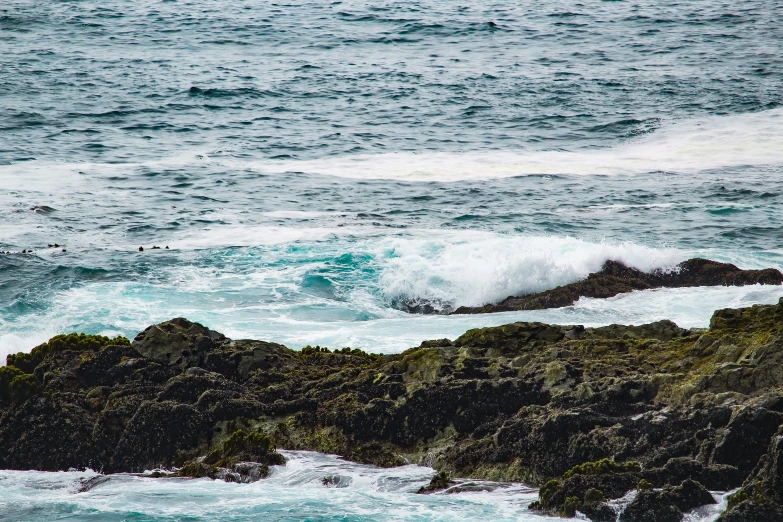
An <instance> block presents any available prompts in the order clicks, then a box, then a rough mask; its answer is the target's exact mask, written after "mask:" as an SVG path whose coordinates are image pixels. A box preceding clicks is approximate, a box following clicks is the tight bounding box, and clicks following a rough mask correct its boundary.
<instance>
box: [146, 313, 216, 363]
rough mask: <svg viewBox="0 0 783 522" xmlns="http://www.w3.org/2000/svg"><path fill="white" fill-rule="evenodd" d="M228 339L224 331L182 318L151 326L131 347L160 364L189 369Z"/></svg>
mask: <svg viewBox="0 0 783 522" xmlns="http://www.w3.org/2000/svg"><path fill="white" fill-rule="evenodd" d="M225 339H226V338H225V336H224V335H223V334H220V333H218V332H215V331H213V330H210V329H209V328H206V327H204V326H202V325H200V324H198V323H192V322H190V321H188V320H187V319H183V318H181V317H178V318H176V319H171V320H170V321H166V322H164V323H160V324H156V325H152V326H150V327H149V328H147V329H146V330H144V331H143V332H141V333H140V334H139V335H137V336H136V338H135V339H134V340H133V343H132V345H131V346H133V349H134V350H136V351H137V352H139V353H140V354H141V355H143V356H144V357H146V358H148V359H151V360H153V361H155V362H157V363H160V364H166V365H169V366H177V367H179V368H181V369H185V368H188V367H191V366H199V365H200V364H201V361H202V358H203V357H204V356H205V355H206V354H207V353H208V352H210V351H211V350H212V349H214V348H215V346H216V344H218V343H221V342H223V341H225Z"/></svg>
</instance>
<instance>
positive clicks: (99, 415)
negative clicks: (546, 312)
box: [0, 304, 783, 520]
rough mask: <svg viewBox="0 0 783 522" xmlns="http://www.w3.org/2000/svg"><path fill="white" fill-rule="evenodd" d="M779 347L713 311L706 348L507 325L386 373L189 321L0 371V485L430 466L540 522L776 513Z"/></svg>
mask: <svg viewBox="0 0 783 522" xmlns="http://www.w3.org/2000/svg"><path fill="white" fill-rule="evenodd" d="M780 346H783V304H778V305H757V306H753V307H751V308H745V309H724V310H718V311H716V312H715V313H714V314H713V318H712V321H711V324H710V328H709V329H708V330H705V329H691V330H686V329H682V328H679V327H678V326H677V325H676V324H674V323H672V322H671V321H658V322H656V323H651V324H647V325H642V326H623V325H612V326H606V327H598V328H584V327H581V326H578V325H576V326H562V325H547V324H544V323H524V322H519V323H512V324H508V325H504V326H500V327H489V328H478V329H473V330H469V331H468V332H466V333H465V334H463V335H462V336H460V337H459V338H457V339H455V340H454V341H451V340H448V339H441V340H433V341H425V342H424V343H422V345H421V346H419V347H418V348H412V349H410V350H407V351H405V352H403V353H401V354H392V355H381V354H370V353H366V352H364V351H361V350H357V349H354V350H350V349H344V350H336V351H330V350H328V349H326V348H321V347H305V348H304V349H303V350H302V351H295V350H290V349H288V348H286V347H285V346H283V345H280V344H276V343H267V342H264V341H252V340H231V339H228V338H226V337H225V336H223V335H222V334H220V333H218V332H215V331H212V330H209V329H207V328H205V327H203V326H201V325H199V324H197V323H191V322H190V321H187V320H185V319H174V320H171V321H167V322H164V323H160V324H158V325H153V326H150V327H149V328H147V329H146V330H145V331H144V332H142V333H140V334H139V335H138V336H137V337H136V338H135V339H134V341H133V342H132V343H131V342H130V341H128V340H127V339H124V338H116V339H109V338H105V337H100V336H88V335H83V334H82V335H76V334H72V335H69V336H57V337H55V338H53V339H52V340H50V342H48V343H45V344H44V345H41V346H39V347H37V348H36V349H34V350H33V352H31V353H30V354H24V353H22V354H17V355H16V356H9V358H8V363H9V366H6V367H3V368H4V369H3V370H2V372H0V396H2V398H0V409H1V410H2V416H0V448H3V452H2V453H0V468H8V469H37V470H66V469H69V468H77V469H80V468H87V467H90V468H92V469H98V470H100V471H101V472H106V473H114V472H140V471H143V470H145V469H155V468H171V467H177V468H180V470H179V472H178V475H180V476H193V477H212V478H222V479H224V480H228V481H240V482H243V481H252V480H258V479H262V478H263V477H265V476H266V475H267V474H268V473H269V466H270V465H280V464H282V463H283V462H284V461H285V459H284V457H283V456H282V455H281V454H280V453H279V452H278V451H277V450H276V449H277V448H280V449H287V450H312V451H319V452H323V453H330V454H337V455H341V456H342V457H344V458H345V459H347V460H349V461H353V462H358V463H367V464H373V465H376V466H380V467H394V466H399V465H402V464H405V463H406V462H410V463H418V464H424V465H431V466H432V467H434V468H435V469H437V470H439V471H441V472H443V475H442V477H441V482H440V483H439V482H437V481H435V479H433V480H434V482H435V483H434V484H431V490H432V491H436V490H440V489H443V487H442V486H443V484H444V483H445V484H448V483H449V481H450V480H451V477H461V478H472V479H478V480H492V481H514V482H524V483H528V484H533V485H537V486H539V487H541V488H542V489H541V492H540V501H539V502H540V503H539V504H538V505H537V506H538V508H539V509H541V510H544V511H546V512H549V513H560V514H562V513H566V514H567V513H570V512H571V511H572V509H571V508H572V507H573V508H574V509H579V510H582V512H585V510H587V511H590V510H593V511H595V510H598V511H596V512H595V513H592V511H591V512H590V513H587V514H588V516H591V519H593V520H598V519H599V518H595V517H600V516H605V515H607V513H608V512H607V511H606V509H611V507H610V506H608V505H607V504H606V503H605V502H600V501H597V500H595V499H596V498H599V497H598V496H597V494H595V493H591V494H590V495H593V496H592V497H591V496H590V495H588V494H587V491H588V490H590V489H594V490H597V491H599V492H601V497H600V498H604V499H607V500H608V499H613V498H620V497H622V496H623V495H625V494H626V493H628V492H629V491H632V490H633V489H634V488H640V487H641V488H643V489H642V492H644V491H647V490H646V489H644V486H642V484H646V483H650V484H652V485H653V487H654V488H657V489H654V490H650V491H652V493H649V494H647V493H644V494H639V495H637V496H636V498H640V499H644V500H645V502H648V503H652V504H655V505H659V504H661V503H663V504H666V505H667V506H669V507H667V508H666V509H669V510H670V511H671V509H674V508H676V509H678V510H679V511H678V512H683V511H686V509H685V508H684V507H683V506H685V505H686V504H687V503H686V504H683V503H679V504H678V502H679V501H677V500H676V499H677V498H680V497H678V495H680V496H683V495H684V496H685V497H687V498H691V500H690V501H689V502H691V501H692V497H693V498H700V499H701V500H700V501H699V502H703V503H709V502H710V501H709V499H708V498H707V495H709V494H708V493H707V494H705V492H706V491H707V490H721V491H727V490H731V489H735V488H738V487H741V486H742V487H743V488H744V489H742V490H741V491H742V494H741V495H740V497H742V495H744V497H742V499H744V501H742V502H736V504H737V506H739V507H735V506H731V507H732V508H733V510H732V511H731V512H734V511H737V510H738V509H740V507H742V509H743V510H747V509H783V508H781V507H780V506H779V505H778V504H777V502H780V500H778V498H779V497H778V496H777V493H776V492H777V491H779V489H778V488H779V484H783V482H778V481H779V480H781V481H783V477H781V478H780V479H778V477H777V474H776V470H775V467H774V465H773V464H774V462H776V461H777V453H778V451H779V450H778V448H777V446H776V444H775V440H776V433H777V426H778V425H783V391H781V387H782V386H783V372H780V371H779V370H778V368H779V367H780V362H781V361H783V349H781V348H780ZM9 377H11V379H9ZM749 427H752V429H751V428H749ZM248 462H252V463H254V464H253V465H252V466H250V465H248V464H247V463H248ZM436 477H437V476H436ZM444 481H445V482H444ZM553 481H554V482H553ZM642 481H646V482H642ZM689 481H693V484H691V482H689ZM694 484H695V485H694ZM446 487H448V486H446ZM677 488H680V489H677ZM683 488H685V490H683ZM586 495H587V496H586ZM694 495H695V497H694ZM588 497H589V498H588ZM648 497H649V498H648ZM740 497H737V498H740ZM745 497H746V498H745ZM575 499H576V500H575ZM762 499H763V500H764V501H763V502H762ZM735 500H736V499H735ZM767 501H768V502H767ZM683 502H684V501H683ZM640 503H641V500H640V501H639V502H637V504H640ZM667 503H668V504H667ZM593 504H595V505H593ZM652 504H651V505H652ZM663 504H661V505H663ZM688 505H690V504H688ZM698 505H702V504H698ZM671 506H674V508H671ZM678 506H679V507H678ZM743 506H744V507H743ZM659 507H660V506H659ZM690 507H697V506H696V505H694V506H690ZM643 508H644V506H640V507H637V508H635V509H643ZM628 509H630V505H629V508H628ZM656 509H657V508H656ZM626 511H627V510H626ZM781 512H783V511H781ZM591 513H592V514H591ZM596 513H597V514H596ZM601 513H603V515H601ZM727 516H728V515H727ZM624 520H626V519H624ZM627 520H631V519H627ZM639 520H644V518H641V519H639ZM726 520H743V519H736V518H726Z"/></svg>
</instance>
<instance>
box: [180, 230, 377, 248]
mask: <svg viewBox="0 0 783 522" xmlns="http://www.w3.org/2000/svg"><path fill="white" fill-rule="evenodd" d="M362 233H366V232H365V231H363V230H356V229H350V228H342V227H339V228H338V227H307V228H304V227H302V228H294V227H276V226H265V225H236V226H234V225H227V226H213V227H210V228H208V229H203V230H200V231H198V232H197V233H193V234H190V235H189V236H187V237H184V238H183V239H179V240H176V241H172V242H171V243H169V246H170V247H171V248H177V249H181V250H184V249H201V248H222V247H236V246H260V245H280V244H287V243H294V242H297V241H323V240H326V239H333V238H335V237H337V236H345V235H349V234H362Z"/></svg>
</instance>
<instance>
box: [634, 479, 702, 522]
mask: <svg viewBox="0 0 783 522" xmlns="http://www.w3.org/2000/svg"><path fill="white" fill-rule="evenodd" d="M715 503H716V502H715V499H714V498H713V497H712V495H711V494H710V492H709V491H707V489H706V488H705V487H704V486H702V485H701V484H699V483H698V482H694V481H693V480H690V479H688V480H685V481H683V483H682V484H681V485H679V486H676V487H666V488H664V489H662V490H647V491H639V492H638V493H637V494H636V496H635V497H634V499H633V501H631V503H630V504H628V506H627V507H626V508H625V511H623V512H622V514H621V515H620V522H680V521H681V520H682V518H683V513H685V512H686V511H690V510H691V509H694V508H697V507H699V506H703V505H705V504H715Z"/></svg>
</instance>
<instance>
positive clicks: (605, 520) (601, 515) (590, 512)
mask: <svg viewBox="0 0 783 522" xmlns="http://www.w3.org/2000/svg"><path fill="white" fill-rule="evenodd" d="M577 511H579V512H580V513H583V514H584V516H586V517H587V518H588V520H590V521H591V522H615V521H616V520H617V511H616V510H615V509H614V508H613V507H612V506H610V505H609V504H607V503H605V502H586V503H584V504H582V505H581V506H580V507H579V508H577Z"/></svg>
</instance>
